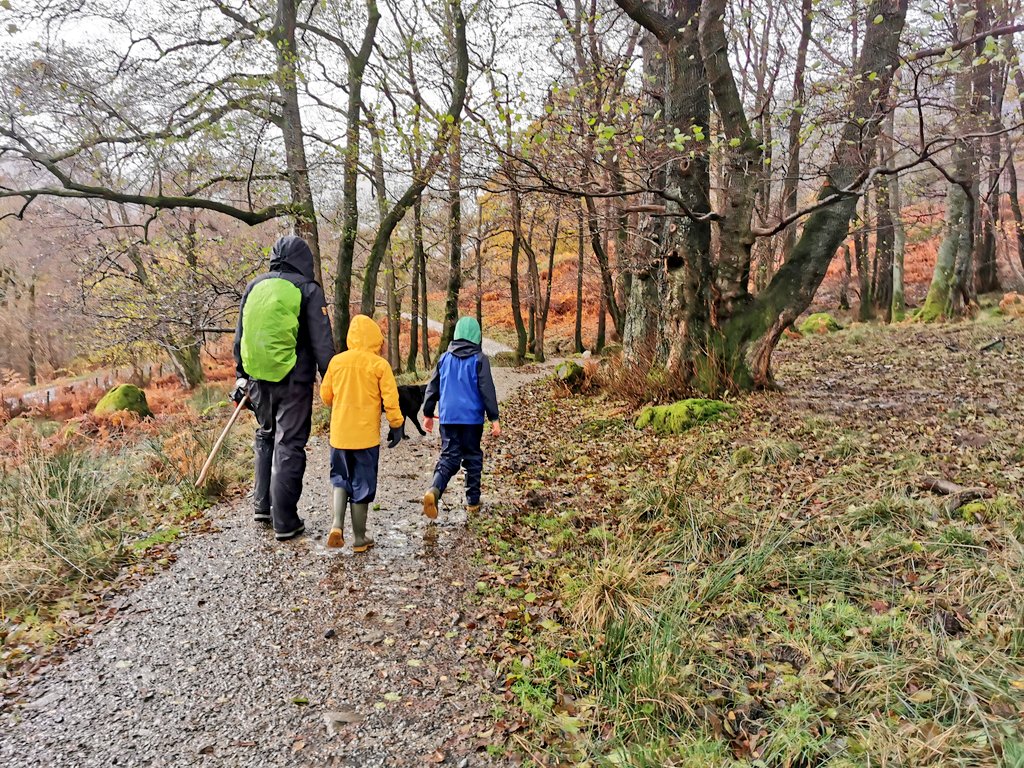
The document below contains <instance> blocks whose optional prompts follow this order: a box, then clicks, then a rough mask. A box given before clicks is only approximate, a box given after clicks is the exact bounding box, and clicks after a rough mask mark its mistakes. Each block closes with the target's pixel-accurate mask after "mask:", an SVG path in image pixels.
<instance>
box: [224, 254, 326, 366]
mask: <svg viewBox="0 0 1024 768" xmlns="http://www.w3.org/2000/svg"><path fill="white" fill-rule="evenodd" d="M274 278H277V279H280V280H286V281H288V282H290V283H291V284H292V285H294V286H295V288H297V289H298V291H299V296H298V301H297V302H295V306H294V307H293V310H294V312H295V313H296V314H297V320H298V328H297V333H296V334H295V352H294V358H295V363H294V366H293V367H292V368H291V371H289V373H290V374H291V380H292V381H294V382H295V383H298V384H305V383H312V382H313V380H314V379H315V378H316V372H317V370H319V371H320V376H321V377H322V376H323V375H324V374H325V373H327V366H328V365H330V363H331V358H332V357H333V356H334V340H333V337H332V336H331V320H330V318H329V317H328V316H327V302H326V299H325V298H324V291H323V288H321V287H320V284H319V283H317V282H316V279H315V278H314V276H313V253H312V251H310V250H309V245H307V244H306V241H305V240H303V239H302V238H301V237H295V236H293V235H288V236H286V237H282V238H281V239H279V240H278V241H277V242H276V243H274V248H273V250H272V251H271V254H270V271H269V272H266V273H264V274H262V275H259V276H258V277H256V278H254V279H253V280H252V281H251V282H250V283H249V284H248V285H247V286H246V287H245V292H244V293H243V294H242V304H241V307H240V308H239V312H238V325H237V327H236V329H235V346H234V356H235V373H236V374H237V375H238V377H239V378H251V379H256V380H259V377H258V376H253V375H251V374H250V373H249V372H248V371H246V369H245V364H244V362H243V357H244V354H243V343H242V342H243V338H244V337H245V333H246V329H245V325H246V323H253V324H256V325H259V324H260V323H261V322H262V320H263V319H264V318H263V317H262V316H261V314H260V313H259V312H257V313H255V314H254V313H253V311H249V312H247V311H246V302H247V301H248V300H249V297H250V295H251V294H252V292H253V289H254V288H256V287H257V286H258V285H260V283H263V282H264V281H267V280H271V279H274ZM279 285H280V284H279ZM289 290H294V289H291V288H289ZM263 292H265V291H260V293H263ZM280 306H281V305H280V304H279V305H278V308H277V311H278V312H280V311H281V310H280ZM250 310H252V308H250ZM260 311H261V312H262V308H261V309H260ZM268 316H270V315H269V313H268ZM279 320H280V317H279V316H276V317H273V322H278V321H279ZM262 330H263V329H260V328H253V329H251V333H252V334H253V338H257V336H256V334H258V333H260V332H261V331H262ZM270 330H272V331H273V330H275V329H270ZM260 337H262V334H260ZM286 375H287V374H286ZM282 378H283V377H282ZM277 380H278V381H280V380H281V379H280V378H278V379H277Z"/></svg>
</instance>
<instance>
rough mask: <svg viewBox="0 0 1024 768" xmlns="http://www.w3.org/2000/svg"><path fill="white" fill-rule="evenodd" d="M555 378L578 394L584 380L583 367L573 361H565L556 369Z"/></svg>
mask: <svg viewBox="0 0 1024 768" xmlns="http://www.w3.org/2000/svg"><path fill="white" fill-rule="evenodd" d="M555 376H556V377H557V378H558V380H559V381H560V382H562V384H564V385H565V387H566V388H567V389H568V390H570V391H571V392H577V391H579V388H580V386H581V385H582V384H583V380H584V371H583V366H582V365H580V364H579V363H577V362H574V361H572V360H563V361H562V362H561V363H559V364H558V367H557V368H555Z"/></svg>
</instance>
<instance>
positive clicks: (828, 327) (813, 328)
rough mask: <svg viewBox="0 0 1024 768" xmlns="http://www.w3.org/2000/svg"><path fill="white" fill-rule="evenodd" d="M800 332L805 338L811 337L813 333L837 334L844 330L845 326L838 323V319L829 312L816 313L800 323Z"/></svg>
mask: <svg viewBox="0 0 1024 768" xmlns="http://www.w3.org/2000/svg"><path fill="white" fill-rule="evenodd" d="M799 330H800V333H802V334H803V335H804V336H809V335H810V334H812V333H817V334H824V333H835V332H836V331H841V330H843V326H841V325H840V324H839V323H837V322H836V319H835V318H834V317H832V315H830V314H829V313H828V312H815V313H814V314H813V315H808V316H807V319H806V320H804V321H803V322H802V323H800V326H799Z"/></svg>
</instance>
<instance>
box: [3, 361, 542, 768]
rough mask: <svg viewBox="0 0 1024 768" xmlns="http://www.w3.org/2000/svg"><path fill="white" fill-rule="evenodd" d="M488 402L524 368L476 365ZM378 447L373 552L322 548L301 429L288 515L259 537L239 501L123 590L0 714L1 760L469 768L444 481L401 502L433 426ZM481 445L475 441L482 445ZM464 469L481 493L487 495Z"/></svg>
mask: <svg viewBox="0 0 1024 768" xmlns="http://www.w3.org/2000/svg"><path fill="white" fill-rule="evenodd" d="M494 374H495V384H496V386H497V387H498V396H499V398H504V397H505V396H506V395H507V394H509V392H510V391H512V390H513V389H514V388H515V387H517V386H518V385H519V384H521V383H525V382H527V381H529V380H531V379H532V378H534V377H535V376H537V375H539V374H538V373H523V372H517V371H513V370H511V369H505V368H499V369H495V370H494ZM406 432H407V434H409V435H410V439H409V440H407V441H405V442H403V443H402V444H401V445H400V446H399V447H398V448H396V449H394V450H387V449H386V448H383V449H382V450H381V466H380V484H379V490H378V496H377V503H378V504H379V505H380V509H379V510H376V511H371V516H370V524H369V530H370V533H371V535H373V536H374V537H375V539H376V542H377V546H376V547H375V548H374V549H373V550H371V551H370V552H369V553H368V554H366V555H353V554H352V552H351V535H350V532H349V531H346V538H347V539H348V543H347V545H346V547H345V548H344V549H343V550H340V551H336V550H327V549H326V548H325V547H324V542H325V541H326V537H327V532H328V529H329V527H330V510H329V504H328V499H329V490H330V487H329V482H328V479H327V463H328V462H327V451H328V449H327V442H326V437H320V438H314V439H313V440H311V441H310V447H309V457H310V462H309V466H308V468H307V471H306V488H305V491H304V493H303V497H302V501H301V502H300V514H301V515H302V516H303V517H304V518H305V520H306V530H307V535H306V536H305V537H303V538H301V539H299V540H297V541H294V542H289V543H285V544H278V543H276V542H275V541H274V540H273V534H272V533H271V532H270V531H269V530H268V529H266V528H263V527H260V526H256V525H255V524H254V523H253V522H252V520H251V511H250V506H249V504H248V503H243V504H241V505H238V506H237V507H235V508H230V507H222V508H218V509H215V510H213V511H211V516H212V518H213V520H214V523H215V525H216V526H217V527H218V528H219V529H220V530H219V531H218V532H217V533H213V534H210V535H199V536H193V537H189V538H187V539H185V540H184V541H183V542H182V544H181V545H180V547H179V548H178V552H177V555H178V558H177V561H176V562H175V563H174V564H173V565H172V566H171V567H170V568H168V569H167V570H166V571H163V572H161V573H159V574H157V575H156V576H154V577H153V579H152V580H150V581H149V582H148V583H147V584H145V585H144V586H143V587H141V588H140V589H139V590H138V591H136V592H134V593H132V594H131V595H129V596H128V598H127V600H126V605H125V607H124V608H122V610H121V612H120V613H119V614H118V615H117V616H116V617H115V618H114V619H113V620H111V622H110V623H109V624H107V625H105V626H104V627H102V628H100V629H98V630H97V631H96V633H95V635H94V636H93V637H92V639H91V642H90V643H88V644H87V645H84V646H83V647H80V648H79V649H78V650H76V651H74V652H73V653H71V654H70V655H69V656H68V657H67V659H66V660H65V661H64V663H62V664H61V665H60V666H59V667H56V668H54V669H51V670H49V671H48V672H46V673H45V674H44V675H43V677H42V679H41V681H39V682H38V683H36V684H34V685H33V686H31V687H30V688H29V689H28V690H27V691H26V695H25V696H24V698H23V699H22V700H21V702H19V704H17V705H16V706H15V707H14V708H12V709H11V710H10V711H8V712H6V713H4V714H3V715H2V716H0V765H8V766H12V767H14V766H26V767H27V766H111V765H117V766H199V765H203V766H205V765H218V766H307V765H309V766H326V765H337V766H360V767H362V766H365V767H366V768H370V767H371V766H424V765H434V764H443V765H458V766H482V765H491V764H492V763H491V762H490V761H489V759H488V758H487V756H486V752H484V751H480V750H479V747H480V746H481V745H480V742H481V738H480V737H478V733H479V732H481V731H483V730H484V729H485V728H486V721H485V719H484V718H485V716H486V714H487V711H486V704H485V703H483V701H482V694H484V693H485V691H487V690H489V689H490V688H491V683H490V681H489V680H488V679H487V674H488V673H487V669H486V667H485V666H484V665H483V664H481V663H480V662H479V661H477V659H476V657H475V653H474V652H473V650H472V648H473V645H472V622H471V621H469V620H467V619H466V618H465V617H464V616H463V614H462V611H463V610H464V609H466V608H467V595H468V593H469V592H470V591H471V590H472V588H473V585H474V583H475V566H474V564H473V560H474V558H473V544H472V541H471V538H470V536H469V534H468V533H467V532H466V529H465V512H464V511H463V509H462V505H461V500H462V494H461V491H462V476H461V475H459V476H457V477H456V478H455V479H454V481H453V483H452V487H451V488H450V489H449V492H448V494H447V495H446V496H447V498H446V500H447V501H448V502H449V503H452V502H459V504H458V506H457V507H455V508H452V507H448V508H447V509H443V510H442V513H441V515H439V517H438V523H437V524H436V525H428V524H427V522H426V519H425V518H423V516H422V513H421V504H420V500H421V498H422V492H423V491H424V490H425V489H426V487H428V485H429V480H430V475H431V471H432V469H433V464H434V460H435V459H436V455H437V437H436V431H435V436H428V437H426V438H421V437H420V436H419V435H418V433H416V430H415V427H413V426H412V424H411V423H410V424H408V425H407V427H406ZM485 451H486V448H485ZM489 481H490V477H489V474H488V467H487V466H486V465H485V471H484V501H485V503H486V502H487V500H488V499H489V498H494V495H495V494H496V493H498V492H500V489H495V488H493V487H492V486H491V485H490V482H489Z"/></svg>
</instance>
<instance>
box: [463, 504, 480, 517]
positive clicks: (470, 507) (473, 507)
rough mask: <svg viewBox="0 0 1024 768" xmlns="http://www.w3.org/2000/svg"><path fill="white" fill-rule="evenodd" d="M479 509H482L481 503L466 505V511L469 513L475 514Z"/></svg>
mask: <svg viewBox="0 0 1024 768" xmlns="http://www.w3.org/2000/svg"><path fill="white" fill-rule="evenodd" d="M479 511H480V504H467V505H466V513H467V514H470V515H475V514H476V513H477V512H479Z"/></svg>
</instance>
